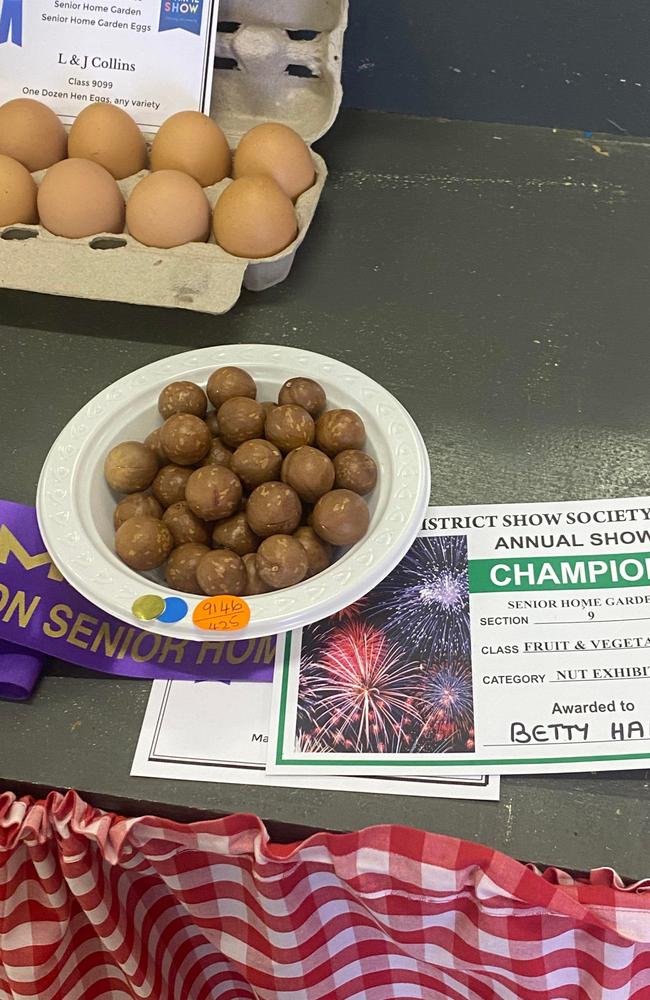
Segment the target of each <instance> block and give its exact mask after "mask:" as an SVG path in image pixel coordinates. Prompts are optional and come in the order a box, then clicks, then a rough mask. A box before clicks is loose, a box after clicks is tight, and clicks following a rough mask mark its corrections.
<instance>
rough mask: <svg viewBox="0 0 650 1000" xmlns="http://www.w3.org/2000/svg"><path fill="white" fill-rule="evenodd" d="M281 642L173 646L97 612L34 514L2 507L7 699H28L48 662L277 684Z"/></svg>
mask: <svg viewBox="0 0 650 1000" xmlns="http://www.w3.org/2000/svg"><path fill="white" fill-rule="evenodd" d="M274 654H275V636H272V637H270V638H266V639H250V640H247V639H239V640H232V641H230V642H212V641H205V642H186V641H182V640H175V639H168V638H166V637H165V636H160V635H156V634H154V633H153V632H147V631H146V630H145V629H141V628H137V627H136V626H135V625H129V624H127V623H126V622H122V621H119V620H118V619H116V618H112V617H111V616H110V615H107V614H105V613H104V612H103V611H101V610H100V609H99V608H96V607H95V606H94V605H93V604H91V603H90V601H87V600H86V599H85V598H84V597H82V596H81V594H79V593H77V591H76V590H74V588H73V587H71V586H70V584H69V583H68V582H67V581H66V580H64V579H63V577H62V576H61V574H60V572H59V571H58V569H57V567H56V566H54V564H53V563H52V560H51V558H50V557H49V555H48V553H47V551H46V550H45V546H44V544H43V540H42V538H41V535H40V532H39V530H38V523H37V521H36V512H35V511H34V509H33V507H24V506H22V505H21V504H17V503H10V502H9V501H7V500H0V698H12V699H19V698H27V697H29V695H30V694H31V692H32V690H33V688H34V685H35V684H36V681H37V679H38V675H39V673H40V670H41V668H42V665H43V660H44V657H46V656H56V657H58V658H59V659H61V660H66V661H68V662H69V663H75V664H77V665H78V666H81V667H88V668H89V669H92V670H100V671H103V672H104V673H109V674H116V675H117V676H121V677H140V678H145V679H147V680H153V679H162V680H212V681H222V682H225V683H230V682H231V681H266V682H268V681H270V680H272V677H273V660H274Z"/></svg>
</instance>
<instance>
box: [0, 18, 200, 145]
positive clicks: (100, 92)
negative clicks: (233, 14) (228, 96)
mask: <svg viewBox="0 0 650 1000" xmlns="http://www.w3.org/2000/svg"><path fill="white" fill-rule="evenodd" d="M217 10H218V2H217V0H0V104H3V103H4V102H5V101H8V100H11V99H12V98H16V97H31V98H33V99H34V100H38V101H42V102H43V103H44V104H47V105H49V106H50V107H51V108H53V110H54V111H56V113H57V114H58V115H60V117H61V118H62V120H63V121H64V122H66V123H69V122H71V121H73V120H74V118H75V117H76V116H77V115H78V114H79V112H80V111H81V110H82V109H83V108H84V107H85V105H87V104H89V103H92V102H96V101H107V102H110V103H111V104H116V105H118V107H121V108H123V109H124V110H125V111H127V112H128V113H129V114H130V115H131V117H132V118H134V119H135V120H136V121H137V123H138V125H140V127H141V128H142V129H143V131H146V132H154V131H156V130H157V129H158V127H159V126H160V125H161V124H162V122H163V121H164V120H165V118H168V117H169V115H172V114H174V113H175V112H177V111H186V110H197V111H208V110H209V105H210V95H211V89H212V73H213V63H214V43H215V36H216V24H217Z"/></svg>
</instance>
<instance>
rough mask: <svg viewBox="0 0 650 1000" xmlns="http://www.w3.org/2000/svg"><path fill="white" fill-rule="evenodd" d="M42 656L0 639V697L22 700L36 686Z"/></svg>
mask: <svg viewBox="0 0 650 1000" xmlns="http://www.w3.org/2000/svg"><path fill="white" fill-rule="evenodd" d="M42 669H43V657H42V656H39V655H38V653H29V652H27V651H26V650H24V649H22V647H20V646H14V645H12V644H11V643H10V642H3V641H2V640H0V698H6V699H7V701H24V700H25V698H29V696H30V694H31V693H32V691H33V690H34V688H35V687H36V682H37V680H38V678H39V677H40V676H41V670H42Z"/></svg>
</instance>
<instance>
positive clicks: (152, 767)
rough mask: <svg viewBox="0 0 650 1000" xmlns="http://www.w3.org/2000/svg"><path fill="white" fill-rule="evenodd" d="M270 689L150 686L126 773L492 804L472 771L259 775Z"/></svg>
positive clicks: (494, 794) (484, 779)
mask: <svg viewBox="0 0 650 1000" xmlns="http://www.w3.org/2000/svg"><path fill="white" fill-rule="evenodd" d="M270 710H271V685H270V684H248V683H242V684H239V683H238V684H230V685H229V686H228V687H226V686H224V685H223V684H218V683H214V684H213V683H209V684H203V683H191V682H189V681H170V682H165V681H155V682H154V683H153V685H152V687H151V695H150V697H149V704H148V705H147V712H146V715H145V718H144V721H143V723H142V730H141V733H140V739H139V740H138V747H137V750H136V753H135V758H134V761H133V767H132V770H131V774H137V775H142V776H143V777H151V778H175V779H179V778H180V779H186V780H189V781H218V782H221V781H223V782H227V783H232V784H242V785H270V786H276V785H277V786H284V787H290V788H320V789H325V790H329V791H354V792H381V793H382V794H386V795H390V794H395V795H417V796H426V797H435V798H453V799H486V800H493V801H496V800H498V798H499V778H497V777H494V775H492V776H491V777H488V776H487V775H484V774H478V773H477V772H474V773H471V772H470V773H468V774H463V775H457V776H455V775H450V774H446V773H445V774H440V773H438V774H436V775H435V777H433V778H422V777H419V776H418V775H409V774H404V775H397V774H391V776H390V778H380V779H377V778H355V777H351V776H346V777H340V776H336V775H331V776H330V777H318V776H307V777H297V776H293V775H286V776H279V775H270V774H266V773H265V764H266V754H267V749H268V743H269V738H268V730H269V713H270Z"/></svg>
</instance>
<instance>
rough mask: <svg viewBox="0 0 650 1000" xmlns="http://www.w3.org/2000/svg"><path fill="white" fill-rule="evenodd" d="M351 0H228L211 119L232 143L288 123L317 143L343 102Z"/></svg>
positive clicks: (219, 41) (221, 9) (220, 32)
mask: <svg viewBox="0 0 650 1000" xmlns="http://www.w3.org/2000/svg"><path fill="white" fill-rule="evenodd" d="M347 20H348V0H221V2H220V4H219V30H218V34H217V45H216V68H215V76H214V84H213V88H212V102H211V114H212V117H213V118H215V119H216V120H217V121H218V122H219V124H220V126H221V128H222V129H223V130H224V132H225V133H226V135H227V137H228V139H229V141H230V143H231V144H233V145H234V144H236V142H237V141H238V140H239V139H240V138H241V136H242V135H243V134H244V133H245V132H247V131H248V129H250V128H252V127H253V126H254V125H256V124H258V123H259V122H262V121H280V122H284V123H285V124H287V125H290V126H291V128H293V129H295V130H296V132H298V133H299V134H300V135H301V136H302V137H303V139H304V140H305V141H306V142H308V143H309V144H311V143H312V142H315V140H316V139H319V138H320V137H321V136H322V135H324V134H325V132H327V130H328V129H329V128H330V126H331V125H332V124H333V122H334V119H335V118H336V115H337V113H338V110H339V107H340V105H341V99H342V96H343V89H342V86H341V63H342V54H343V35H344V32H345V28H346V26H347Z"/></svg>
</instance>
